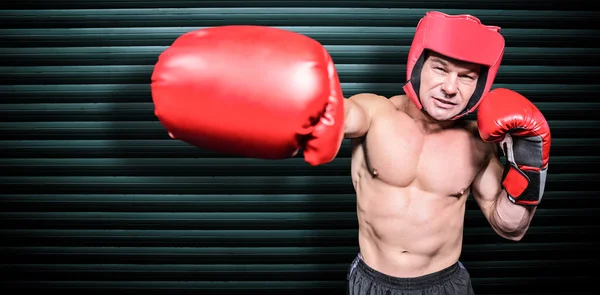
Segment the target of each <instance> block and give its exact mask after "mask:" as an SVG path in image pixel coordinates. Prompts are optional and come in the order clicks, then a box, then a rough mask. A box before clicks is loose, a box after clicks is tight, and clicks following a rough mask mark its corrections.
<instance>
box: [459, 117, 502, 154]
mask: <svg viewBox="0 0 600 295" xmlns="http://www.w3.org/2000/svg"><path fill="white" fill-rule="evenodd" d="M461 120H462V122H461V125H462V128H464V130H465V131H466V132H467V133H469V135H470V138H471V140H472V142H473V143H474V146H475V147H476V148H477V149H478V150H480V151H482V152H484V153H485V154H488V155H489V154H494V153H495V152H496V149H497V145H496V144H495V143H493V142H485V141H483V139H481V135H480V134H479V128H478V126H477V121H476V120H467V119H461Z"/></svg>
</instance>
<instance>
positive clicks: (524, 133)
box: [477, 88, 551, 205]
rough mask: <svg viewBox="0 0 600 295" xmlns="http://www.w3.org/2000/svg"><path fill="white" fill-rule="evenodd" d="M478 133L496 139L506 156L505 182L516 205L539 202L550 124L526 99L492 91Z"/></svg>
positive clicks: (509, 92) (480, 111)
mask: <svg viewBox="0 0 600 295" xmlns="http://www.w3.org/2000/svg"><path fill="white" fill-rule="evenodd" d="M477 124H478V127H479V134H480V136H481V138H482V139H483V140H484V141H488V142H497V143H500V146H501V148H502V150H503V152H504V155H505V156H506V158H507V161H506V164H507V167H506V169H505V171H504V175H503V178H502V185H503V186H504V189H505V190H506V192H507V193H508V198H509V199H510V200H511V201H512V202H513V203H516V204H521V205H538V204H539V203H540V201H541V200H542V196H543V195H544V186H545V184H546V173H547V171H548V159H549V157H550V141H551V140H550V127H549V126H548V122H547V121H546V119H545V118H544V116H543V115H542V113H541V112H540V111H539V110H538V109H537V108H536V107H535V105H534V104H533V103H531V102H530V101H529V100H528V99H527V98H525V97H524V96H522V95H521V94H519V93H516V92H514V91H512V90H509V89H504V88H499V89H495V90H493V91H490V92H489V93H488V94H487V95H486V96H485V97H484V98H483V99H482V102H481V104H480V105H479V109H478V111H477Z"/></svg>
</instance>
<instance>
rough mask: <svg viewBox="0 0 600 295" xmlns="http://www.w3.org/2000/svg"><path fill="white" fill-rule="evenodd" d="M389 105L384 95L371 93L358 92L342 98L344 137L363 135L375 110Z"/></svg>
mask: <svg viewBox="0 0 600 295" xmlns="http://www.w3.org/2000/svg"><path fill="white" fill-rule="evenodd" d="M390 105H391V102H390V101H389V100H388V99H387V98H386V97H383V96H379V95H376V94H372V93H360V94H356V95H353V96H351V97H350V98H348V99H344V137H345V138H356V137H362V136H365V135H366V134H367V131H368V130H369V127H370V126H371V118H373V115H374V114H375V112H377V110H378V109H381V108H383V107H386V106H390Z"/></svg>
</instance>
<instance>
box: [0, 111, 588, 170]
mask: <svg viewBox="0 0 600 295" xmlns="http://www.w3.org/2000/svg"><path fill="white" fill-rule="evenodd" d="M573 122H574V125H573V126H577V125H576V123H575V122H576V121H573ZM0 126H1V125H0ZM551 126H552V127H551V128H553V127H554V126H553V125H551ZM573 128H575V127H573ZM552 130H553V129H552ZM599 148H600V138H592V137H587V138H586V137H582V138H556V137H554V138H553V139H552V151H551V159H552V161H554V157H559V156H560V157H563V156H572V155H577V156H597V155H598V149H599ZM350 156H351V150H350V140H349V139H344V140H343V141H342V146H341V148H340V151H339V153H338V155H337V158H336V160H334V162H332V163H331V164H330V165H334V163H337V160H339V159H341V158H347V157H350ZM87 157H90V158H140V157H143V158H164V159H174V158H198V159H201V158H202V159H209V158H212V159H213V160H210V161H217V159H220V158H225V159H227V160H228V161H233V159H240V160H241V159H242V158H240V157H232V156H229V155H224V154H219V153H216V152H213V151H210V150H205V149H199V148H196V147H194V146H192V145H189V144H186V143H184V142H182V141H178V140H171V139H157V140H144V139H139V140H129V139H122V140H117V139H106V140H102V139H100V140H82V139H73V140H6V141H3V142H2V145H0V159H2V158H87ZM297 157H301V155H298V156H297ZM243 161H253V160H251V159H247V160H243ZM285 161H288V162H285ZM297 161H298V160H293V159H286V160H283V162H272V163H270V165H273V166H272V167H277V165H287V163H297ZM255 162H256V163H257V164H258V165H260V164H262V162H264V161H260V160H259V161H255ZM236 165H237V164H236ZM303 166H304V164H302V165H300V166H298V167H295V168H294V169H299V170H300V171H310V173H315V171H318V170H316V169H314V167H310V168H309V167H303ZM326 169H329V167H327V168H326Z"/></svg>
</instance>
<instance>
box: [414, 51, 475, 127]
mask: <svg viewBox="0 0 600 295" xmlns="http://www.w3.org/2000/svg"><path fill="white" fill-rule="evenodd" d="M479 72H480V66H479V65H477V64H472V63H467V62H463V61H458V60H454V59H451V58H449V57H446V56H444V55H441V54H438V53H435V52H431V53H430V54H429V56H428V57H427V59H426V60H425V63H424V64H423V70H422V71H421V89H420V91H419V96H420V98H421V104H423V107H424V108H425V111H427V113H428V114H429V115H430V116H431V117H433V118H434V119H436V120H438V121H443V120H448V119H451V118H452V117H454V116H456V115H457V114H458V113H460V112H461V111H462V110H464V109H465V107H466V106H467V103H468V102H469V99H470V98H471V95H473V92H475V88H476V87H477V80H478V79H479Z"/></svg>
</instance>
